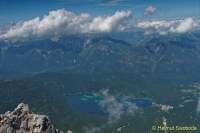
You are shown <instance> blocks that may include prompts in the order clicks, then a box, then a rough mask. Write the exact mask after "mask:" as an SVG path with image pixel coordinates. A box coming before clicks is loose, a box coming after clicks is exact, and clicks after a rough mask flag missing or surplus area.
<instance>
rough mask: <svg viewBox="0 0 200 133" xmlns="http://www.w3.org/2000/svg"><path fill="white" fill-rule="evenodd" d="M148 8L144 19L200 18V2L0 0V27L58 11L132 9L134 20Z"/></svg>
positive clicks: (183, 0) (141, 17)
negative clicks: (151, 13) (150, 13)
mask: <svg viewBox="0 0 200 133" xmlns="http://www.w3.org/2000/svg"><path fill="white" fill-rule="evenodd" d="M149 5H153V6H155V7H156V8H157V10H156V12H155V13H154V14H153V15H151V16H148V17H147V19H148V18H154V19H175V18H184V17H189V16H191V17H198V16H200V0H0V25H3V24H6V23H9V22H13V21H14V22H15V21H23V20H27V19H30V18H33V17H36V16H43V15H44V14H48V12H49V11H51V10H56V9H60V8H65V9H66V10H70V11H73V12H75V13H80V12H87V13H90V14H92V15H94V16H96V15H102V14H105V15H106V14H112V13H114V12H115V11H116V10H132V11H133V13H134V17H136V18H140V19H143V18H144V15H143V14H144V10H145V8H146V7H147V6H149ZM145 18H146V17H145Z"/></svg>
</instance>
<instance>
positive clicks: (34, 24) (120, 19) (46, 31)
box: [0, 9, 132, 41]
mask: <svg viewBox="0 0 200 133" xmlns="http://www.w3.org/2000/svg"><path fill="white" fill-rule="evenodd" d="M131 14H132V13H131V12H130V11H117V12H116V13H115V14H113V15H111V16H97V17H94V18H93V17H91V16H90V14H87V13H82V14H80V15H76V14H75V13H73V12H70V11H67V10H65V9H59V10H55V11H50V12H49V14H48V15H46V16H43V17H42V18H40V17H36V18H34V19H31V20H28V21H24V22H19V23H17V24H16V25H14V26H11V27H10V28H9V29H8V30H7V31H6V32H4V33H3V34H0V39H1V40H9V41H10V40H12V41H19V40H23V39H30V38H35V37H44V36H45V37H46V36H49V37H54V36H62V35H66V34H75V33H91V32H112V31H123V30H125V29H126V28H127V25H128V24H127V23H128V20H129V19H130V18H131V16H132V15H131Z"/></svg>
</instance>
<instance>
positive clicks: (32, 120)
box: [0, 103, 62, 133]
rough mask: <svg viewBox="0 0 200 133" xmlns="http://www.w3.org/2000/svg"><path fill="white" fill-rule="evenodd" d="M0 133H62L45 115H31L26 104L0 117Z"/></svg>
mask: <svg viewBox="0 0 200 133" xmlns="http://www.w3.org/2000/svg"><path fill="white" fill-rule="evenodd" d="M0 133H62V132H60V131H58V130H57V129H55V128H54V126H53V125H52V124H51V121H50V120H49V118H48V117H47V116H45V115H37V114H33V113H32V112H31V111H30V108H29V106H28V105H27V104H23V103H21V104H19V105H18V106H17V108H16V109H15V110H14V111H13V112H10V111H8V112H6V113H5V114H1V115H0Z"/></svg>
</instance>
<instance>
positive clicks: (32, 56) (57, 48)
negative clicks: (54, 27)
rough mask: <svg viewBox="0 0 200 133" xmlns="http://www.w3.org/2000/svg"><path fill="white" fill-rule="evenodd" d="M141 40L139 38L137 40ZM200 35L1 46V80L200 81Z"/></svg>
mask: <svg viewBox="0 0 200 133" xmlns="http://www.w3.org/2000/svg"><path fill="white" fill-rule="evenodd" d="M136 34H137V35H136ZM199 44H200V33H198V32H193V33H187V34H173V35H164V36H162V35H158V34H151V35H144V34H143V33H142V32H141V33H140V31H138V32H130V33H113V34H109V35H106V34H105V35H99V34H98V35H97V34H96V35H88V34H87V35H71V36H66V37H63V38H60V39H59V40H55V39H52V40H49V39H41V40H29V41H24V42H16V43H8V42H1V43H0V48H1V54H0V55H1V58H0V59H1V60H0V73H1V76H0V78H1V79H4V78H9V77H15V76H16V75H17V76H18V77H19V76H22V77H23V76H30V75H34V74H38V73H44V72H65V73H133V74H136V75H137V74H138V75H140V76H145V75H152V74H153V75H163V74H167V75H170V74H174V73H176V74H180V75H182V74H184V75H185V74H189V75H191V74H192V76H194V75H196V74H197V73H199V71H200V69H199V68H200V46H199Z"/></svg>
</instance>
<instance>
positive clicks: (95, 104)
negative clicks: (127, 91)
mask: <svg viewBox="0 0 200 133" xmlns="http://www.w3.org/2000/svg"><path fill="white" fill-rule="evenodd" d="M101 100H103V99H102V97H100V96H96V95H90V94H82V95H71V96H68V97H67V104H68V105H70V107H72V108H74V109H75V110H77V111H80V112H82V113H87V114H90V115H107V112H106V111H105V110H104V109H103V108H102V107H101V106H100V104H99V103H100V101H101ZM127 101H128V102H129V103H132V104H133V106H137V107H138V108H147V107H151V106H152V100H150V99H142V98H137V99H134V98H133V99H131V98H129V99H127ZM129 106H130V105H129ZM124 107H125V108H126V105H125V106H124Z"/></svg>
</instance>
